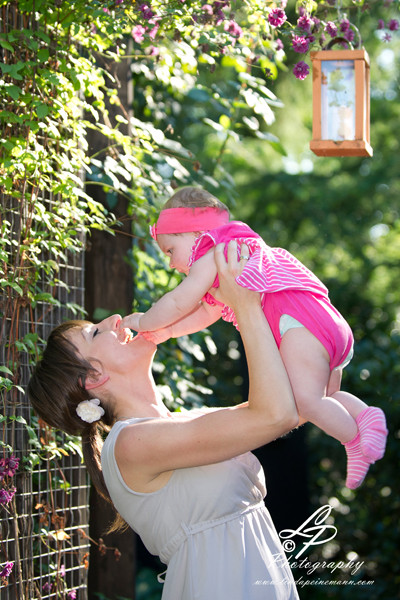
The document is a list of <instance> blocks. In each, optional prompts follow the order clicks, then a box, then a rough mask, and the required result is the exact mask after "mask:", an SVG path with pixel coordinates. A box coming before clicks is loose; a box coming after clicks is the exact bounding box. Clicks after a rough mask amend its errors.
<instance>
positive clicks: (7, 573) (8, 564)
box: [0, 561, 14, 579]
mask: <svg viewBox="0 0 400 600" xmlns="http://www.w3.org/2000/svg"><path fill="white" fill-rule="evenodd" d="M13 566H14V563H13V562H11V561H7V562H6V564H5V565H4V567H3V568H2V570H1V571H0V577H1V578H2V579H3V577H4V578H7V577H10V575H11V571H12V570H13Z"/></svg>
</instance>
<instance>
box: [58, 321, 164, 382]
mask: <svg viewBox="0 0 400 600" xmlns="http://www.w3.org/2000/svg"><path fill="white" fill-rule="evenodd" d="M120 323H121V317H120V315H112V316H111V317H108V318H107V319H104V320H103V321H100V323H97V324H94V323H89V322H84V323H83V324H82V327H74V328H72V329H70V330H69V331H68V333H67V334H66V335H68V337H69V339H70V340H71V342H72V343H73V344H74V345H75V346H76V348H77V349H78V351H79V353H80V354H81V355H82V356H83V357H84V358H86V359H87V360H88V361H89V362H90V363H91V364H92V365H93V366H94V367H95V368H98V367H99V363H100V365H101V368H102V370H103V371H104V372H106V373H112V372H118V373H128V372H132V369H133V368H136V366H137V365H138V364H139V363H140V364H141V365H142V363H143V361H145V362H146V361H148V362H151V359H152V356H153V354H154V352H155V350H156V348H157V347H156V345H155V344H153V343H152V342H149V341H147V340H145V338H144V337H142V336H140V335H139V336H136V337H134V336H133V334H132V332H131V330H130V329H127V328H123V329H120V327H119V324H120Z"/></svg>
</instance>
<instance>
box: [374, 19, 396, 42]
mask: <svg viewBox="0 0 400 600" xmlns="http://www.w3.org/2000/svg"><path fill="white" fill-rule="evenodd" d="M379 29H380V30H383V31H384V35H383V38H382V39H383V41H384V42H390V40H391V39H392V35H391V34H390V33H389V31H392V32H393V31H398V29H399V21H398V20H397V19H390V21H388V22H387V23H385V21H384V20H383V19H379V21H378V30H379ZM385 30H388V31H385Z"/></svg>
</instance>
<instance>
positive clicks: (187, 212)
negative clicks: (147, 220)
mask: <svg viewBox="0 0 400 600" xmlns="http://www.w3.org/2000/svg"><path fill="white" fill-rule="evenodd" d="M228 222H229V213H228V211H227V210H223V211H222V212H221V210H220V209H219V208H211V207H208V206H207V207H204V208H203V207H201V208H199V207H198V208H187V207H183V206H182V207H179V208H166V209H165V210H162V211H161V213H160V216H159V217H158V221H157V223H155V225H151V226H150V234H151V237H152V238H153V239H155V240H156V241H157V235H159V234H160V233H187V232H188V231H209V230H210V229H215V228H216V227H219V226H220V225H226V223H228Z"/></svg>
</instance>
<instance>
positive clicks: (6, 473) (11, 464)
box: [0, 454, 19, 481]
mask: <svg viewBox="0 0 400 600" xmlns="http://www.w3.org/2000/svg"><path fill="white" fill-rule="evenodd" d="M18 465H19V458H16V457H15V456H14V455H13V454H12V455H11V456H9V457H8V458H0V481H3V480H4V478H5V477H13V476H14V475H15V472H16V470H17V469H18Z"/></svg>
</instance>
